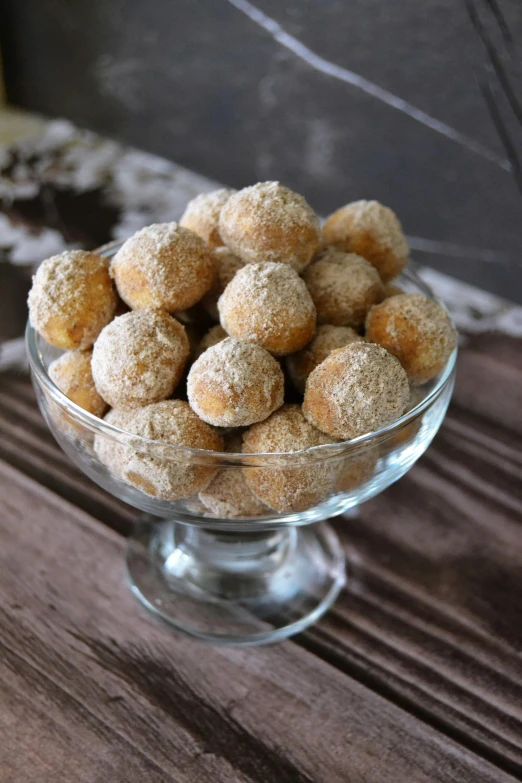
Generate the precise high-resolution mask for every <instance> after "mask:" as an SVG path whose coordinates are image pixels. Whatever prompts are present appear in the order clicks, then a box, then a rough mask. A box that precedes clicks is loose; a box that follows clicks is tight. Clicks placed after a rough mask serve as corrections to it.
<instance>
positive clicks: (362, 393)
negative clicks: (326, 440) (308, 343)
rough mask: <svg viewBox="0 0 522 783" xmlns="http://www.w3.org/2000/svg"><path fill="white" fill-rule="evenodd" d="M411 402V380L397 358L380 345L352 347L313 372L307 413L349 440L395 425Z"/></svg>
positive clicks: (331, 432) (308, 386)
mask: <svg viewBox="0 0 522 783" xmlns="http://www.w3.org/2000/svg"><path fill="white" fill-rule="evenodd" d="M408 398H409V384H408V378H407V376H406V373H405V372H404V370H403V369H402V367H401V365H400V364H399V362H398V361H397V360H396V359H395V357H393V356H392V355H391V354H390V353H388V352H387V351H385V350H384V349H383V348H381V347H380V346H378V345H372V344H369V343H362V342H361V343H351V344H350V345H347V346H346V347H345V348H340V349H339V350H337V351H333V352H332V353H331V354H330V355H329V356H328V358H327V359H325V360H324V362H322V363H321V364H320V365H319V366H318V367H316V368H315V370H314V371H313V372H312V373H310V375H309V377H308V380H307V382H306V389H305V396H304V402H303V412H304V415H305V416H306V418H307V419H308V421H310V422H311V423H312V424H314V425H315V426H316V427H318V428H319V429H321V430H322V431H323V432H326V433H328V434H329V435H331V436H332V437H334V438H341V439H343V440H347V439H351V438H357V437H358V436H359V435H365V434H366V433H369V432H375V431H376V430H378V429H380V428H381V427H385V426H386V425H388V424H391V423H392V422H393V421H395V419H397V418H398V417H399V416H401V414H402V413H403V411H404V409H405V407H406V405H407V402H408Z"/></svg>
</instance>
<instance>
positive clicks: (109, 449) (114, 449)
mask: <svg viewBox="0 0 522 783" xmlns="http://www.w3.org/2000/svg"><path fill="white" fill-rule="evenodd" d="M131 417H132V411H120V410H117V409H116V408H111V409H110V411H108V412H107V413H106V414H105V416H104V417H103V418H104V421H106V422H107V423H108V424H112V426H113V427H118V429H120V430H126V429H127V424H128V422H129V421H130V419H131ZM124 445H125V444H124V442H122V441H119V440H118V439H117V438H116V437H111V436H110V435H105V434H102V433H100V432H98V433H96V436H95V438H94V450H95V452H96V454H97V455H98V457H99V459H100V460H101V462H103V464H104V465H105V467H107V468H108V469H109V470H110V472H111V473H113V474H114V475H115V476H116V477H117V478H121V477H122V476H121V471H122V454H123V447H124Z"/></svg>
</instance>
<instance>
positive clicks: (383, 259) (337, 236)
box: [323, 201, 409, 283]
mask: <svg viewBox="0 0 522 783" xmlns="http://www.w3.org/2000/svg"><path fill="white" fill-rule="evenodd" d="M323 240H324V242H325V244H327V245H335V247H337V248H339V249H340V250H344V251H345V252H347V253H357V255H360V256H362V257H363V258H366V260H367V261H370V263H372V264H373V265H374V267H375V268H376V269H377V271H378V272H379V274H380V276H381V278H382V280H383V281H384V282H385V283H387V282H388V281H389V280H392V279H393V278H394V277H396V276H397V275H398V274H399V273H400V272H401V271H402V269H404V267H405V266H406V264H407V263H408V256H409V248H408V243H407V241H406V238H405V236H404V234H403V231H402V227H401V224H400V222H399V220H398V218H397V215H396V214H395V212H393V211H392V210H391V209H389V208H388V207H385V206H384V205H383V204H380V203H379V202H378V201H354V202H352V203H351V204H346V206H344V207H341V208H340V209H338V210H337V211H336V212H334V213H333V214H332V215H330V216H329V217H328V218H327V219H326V222H325V224H324V226H323Z"/></svg>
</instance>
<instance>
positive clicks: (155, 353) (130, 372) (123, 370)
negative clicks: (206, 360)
mask: <svg viewBox="0 0 522 783" xmlns="http://www.w3.org/2000/svg"><path fill="white" fill-rule="evenodd" d="M189 352H190V346H189V341H188V338H187V335H186V334H185V329H184V327H183V326H182V325H181V324H180V323H179V322H178V321H176V319H175V318H172V316H170V315H168V314H167V313H164V312H161V311H155V310H133V311H132V312H130V313H126V315H121V316H120V317H119V318H115V319H114V321H112V323H110V324H109V325H108V326H106V327H105V329H104V330H103V331H102V333H101V334H100V336H99V337H98V339H97V340H96V343H95V345H94V349H93V355H92V374H93V378H94V383H95V385H96V389H97V390H98V393H99V394H100V395H101V396H102V397H103V399H104V400H105V401H106V402H108V403H109V405H112V407H114V408H120V409H122V410H130V409H132V408H137V407H139V406H142V405H148V404H150V403H152V402H158V401H159V400H164V399H165V398H166V397H169V396H170V395H171V394H172V392H173V391H174V389H175V388H176V386H177V384H178V383H179V380H180V378H181V376H182V374H183V369H184V367H185V363H186V361H187V359H188V356H189Z"/></svg>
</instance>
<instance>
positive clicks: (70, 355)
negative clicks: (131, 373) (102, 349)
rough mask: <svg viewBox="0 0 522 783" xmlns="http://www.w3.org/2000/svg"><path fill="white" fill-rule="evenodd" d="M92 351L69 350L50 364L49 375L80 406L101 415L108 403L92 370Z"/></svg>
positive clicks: (95, 414)
mask: <svg viewBox="0 0 522 783" xmlns="http://www.w3.org/2000/svg"><path fill="white" fill-rule="evenodd" d="M91 357H92V351H90V350H88V351H67V352H66V353H64V354H62V355H61V356H59V357H58V359H55V360H54V362H52V363H51V364H50V365H49V377H50V378H51V380H52V381H54V383H55V384H56V385H57V386H58V388H59V389H60V391H61V392H63V393H64V394H65V396H66V397H68V398H69V399H70V400H72V401H73V402H75V403H76V405H79V406H80V408H83V409H84V410H86V411H88V412H89V413H92V414H93V415H94V416H98V417H101V416H103V414H104V413H105V411H106V410H107V407H108V406H107V403H106V402H105V400H104V399H103V398H102V397H101V396H100V395H99V394H98V392H97V390H96V386H95V385H94V380H93V377H92V371H91Z"/></svg>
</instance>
